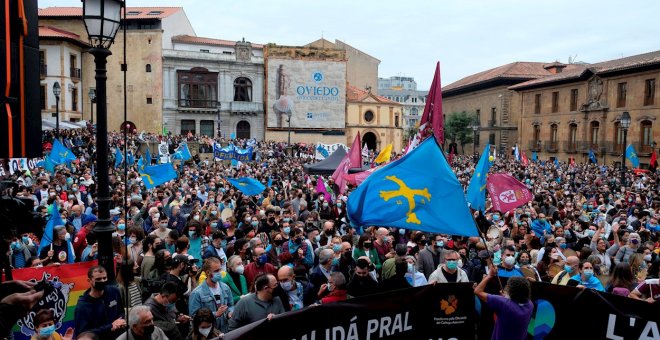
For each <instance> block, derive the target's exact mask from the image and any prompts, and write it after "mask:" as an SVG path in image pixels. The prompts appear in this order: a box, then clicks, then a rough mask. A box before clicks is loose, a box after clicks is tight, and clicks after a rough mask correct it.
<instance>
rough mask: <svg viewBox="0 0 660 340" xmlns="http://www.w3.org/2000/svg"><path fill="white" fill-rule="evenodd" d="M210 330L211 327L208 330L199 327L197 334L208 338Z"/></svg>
mask: <svg viewBox="0 0 660 340" xmlns="http://www.w3.org/2000/svg"><path fill="white" fill-rule="evenodd" d="M212 329H213V327H209V328H202V327H200V328H198V330H199V334H201V335H203V336H204V337H205V338H206V337H208V336H209V334H211V330H212Z"/></svg>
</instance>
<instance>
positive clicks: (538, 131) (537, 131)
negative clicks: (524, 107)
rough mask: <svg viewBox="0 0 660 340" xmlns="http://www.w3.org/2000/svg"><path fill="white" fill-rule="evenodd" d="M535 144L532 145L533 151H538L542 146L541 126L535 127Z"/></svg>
mask: <svg viewBox="0 0 660 340" xmlns="http://www.w3.org/2000/svg"><path fill="white" fill-rule="evenodd" d="M533 140H534V144H533V145H532V150H538V149H539V146H540V144H541V126H540V125H534V139H533Z"/></svg>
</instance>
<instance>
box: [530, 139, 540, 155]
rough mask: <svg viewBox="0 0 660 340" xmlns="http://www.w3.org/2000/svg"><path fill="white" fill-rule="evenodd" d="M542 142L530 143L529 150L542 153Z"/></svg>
mask: <svg viewBox="0 0 660 340" xmlns="http://www.w3.org/2000/svg"><path fill="white" fill-rule="evenodd" d="M541 145H542V143H541V141H540V140H539V141H531V142H529V149H530V150H532V151H537V152H538V151H541Z"/></svg>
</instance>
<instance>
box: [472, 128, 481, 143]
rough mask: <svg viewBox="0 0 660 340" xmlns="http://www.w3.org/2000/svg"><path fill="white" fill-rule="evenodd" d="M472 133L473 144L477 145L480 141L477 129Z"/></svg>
mask: <svg viewBox="0 0 660 340" xmlns="http://www.w3.org/2000/svg"><path fill="white" fill-rule="evenodd" d="M472 133H473V134H474V145H479V144H480V141H479V131H477V132H474V131H473V132H472Z"/></svg>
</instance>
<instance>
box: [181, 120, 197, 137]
mask: <svg viewBox="0 0 660 340" xmlns="http://www.w3.org/2000/svg"><path fill="white" fill-rule="evenodd" d="M188 133H192V134H193V135H194V134H195V121H194V120H192V119H182V120H181V134H182V135H187V134H188Z"/></svg>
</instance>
